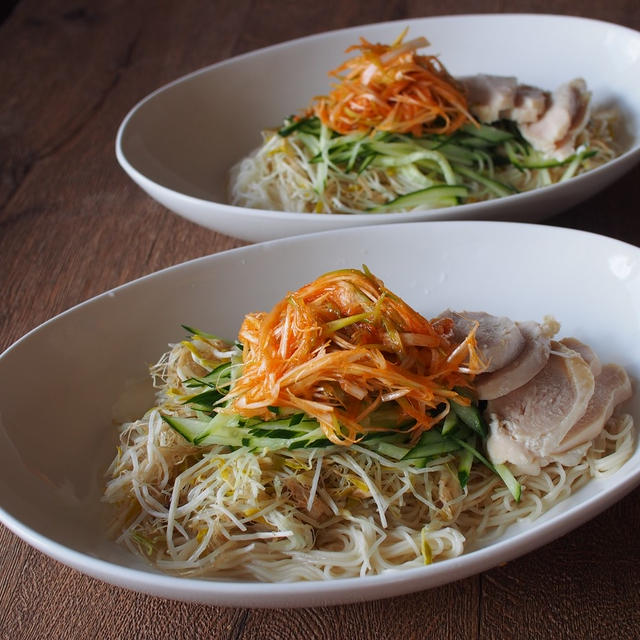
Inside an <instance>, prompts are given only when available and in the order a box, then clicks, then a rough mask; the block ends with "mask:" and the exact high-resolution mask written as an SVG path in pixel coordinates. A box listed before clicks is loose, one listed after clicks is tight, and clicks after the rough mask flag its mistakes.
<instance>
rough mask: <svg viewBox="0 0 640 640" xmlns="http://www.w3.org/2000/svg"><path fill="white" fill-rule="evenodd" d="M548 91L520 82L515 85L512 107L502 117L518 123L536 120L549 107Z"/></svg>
mask: <svg viewBox="0 0 640 640" xmlns="http://www.w3.org/2000/svg"><path fill="white" fill-rule="evenodd" d="M549 101H550V97H549V93H548V92H547V91H543V90H542V89H538V88H537V87H530V86H529V85H526V84H520V85H518V86H517V87H516V95H515V98H514V105H513V109H511V110H509V111H508V112H507V113H504V114H503V116H502V117H503V118H507V119H508V120H513V121H514V122H517V123H518V124H528V123H530V122H536V121H538V120H539V119H540V118H541V117H542V115H543V114H544V113H545V111H546V110H547V109H548V107H549Z"/></svg>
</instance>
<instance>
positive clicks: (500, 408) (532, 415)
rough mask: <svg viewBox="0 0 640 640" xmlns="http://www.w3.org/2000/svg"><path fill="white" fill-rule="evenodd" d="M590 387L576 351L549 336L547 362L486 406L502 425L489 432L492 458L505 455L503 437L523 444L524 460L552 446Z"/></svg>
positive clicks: (580, 409)
mask: <svg viewBox="0 0 640 640" xmlns="http://www.w3.org/2000/svg"><path fill="white" fill-rule="evenodd" d="M594 390H595V378H594V375H593V373H592V371H591V368H590V367H589V365H588V364H587V363H586V362H585V360H584V359H583V358H582V356H581V355H580V354H579V353H578V352H576V351H573V350H572V349H569V348H568V347H566V346H565V345H563V344H562V343H560V342H555V341H552V352H551V355H550V356H549V358H548V360H547V364H546V365H545V366H544V367H543V369H542V370H541V371H540V373H538V374H537V375H536V376H535V377H534V378H532V379H531V380H530V381H529V382H528V383H527V384H525V385H524V386H522V387H520V388H518V389H516V390H515V391H512V392H511V393H509V394H507V395H505V396H502V397H500V398H497V399H495V400H491V401H490V402H489V404H488V406H487V412H488V413H489V414H490V415H491V417H492V422H494V423H495V424H498V425H499V427H498V428H497V429H496V430H494V431H499V430H501V429H502V430H504V431H505V433H504V434H503V437H501V438H498V439H495V440H494V441H493V442H491V440H492V438H493V435H494V434H493V433H492V434H491V435H490V436H489V439H488V440H489V441H488V443H487V448H488V451H489V454H490V456H491V457H492V459H493V460H494V461H498V460H500V461H507V462H514V463H516V464H519V462H517V461H515V460H510V459H509V455H510V451H509V448H508V447H505V446H504V442H505V440H509V439H510V440H513V441H514V443H515V445H516V446H518V447H519V448H522V449H523V450H526V452H527V454H528V457H529V458H530V460H534V459H535V458H544V457H545V456H546V455H548V454H550V453H551V452H553V451H554V450H555V449H557V447H558V445H559V444H560V442H561V441H562V440H563V438H564V437H565V435H566V434H567V433H568V432H569V431H570V430H571V428H572V427H573V426H574V425H575V424H576V422H577V421H578V420H579V419H580V418H581V417H582V416H583V415H584V414H585V412H586V410H587V407H588V405H589V401H590V400H591V397H592V396H593V393H594Z"/></svg>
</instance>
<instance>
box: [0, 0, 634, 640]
mask: <svg viewBox="0 0 640 640" xmlns="http://www.w3.org/2000/svg"><path fill="white" fill-rule="evenodd" d="M509 11H515V12H540V13H564V14H573V15H582V16H588V17H593V18H598V19H603V20H608V21H611V22H616V23H619V24H622V25H626V26H628V27H632V28H634V29H640V3H639V2H638V0H608V1H607V2H603V1H602V0H556V1H555V2H550V1H544V0H529V1H524V0H523V1H519V2H506V1H501V0H457V1H454V0H441V1H440V2H434V1H432V0H425V1H423V2H419V1H417V0H415V1H411V0H366V1H365V0H363V1H354V2H349V1H347V0H344V1H342V2H340V1H338V0H324V2H306V1H292V0H287V1H283V2H275V1H264V2H259V1H257V0H256V1H251V0H219V1H211V2H198V1H196V0H176V1H175V2H170V1H168V0H155V1H152V0H101V1H97V0H96V1H94V2H90V1H89V0H50V1H47V0H22V1H19V2H17V3H15V2H14V3H10V4H9V5H5V8H4V9H3V10H2V12H0V20H1V21H2V22H1V23H0V296H1V297H0V351H2V350H4V349H5V348H7V347H8V346H9V345H10V344H11V343H13V342H14V341H15V340H17V339H18V338H19V337H20V336H22V335H23V334H24V333H26V332H27V331H29V330H30V329H32V328H33V327H35V326H37V325H39V324H40V323H42V322H44V321H45V320H47V319H49V318H51V317H52V316H54V315H56V314H58V313H60V312H62V311H64V310H65V309H67V308H69V307H71V306H72V305H75V304H77V303H79V302H82V301H83V300H86V299H87V298H89V297H91V296H93V295H96V294H99V293H101V292H103V291H106V290H108V289H111V288H112V287H114V286H116V285H119V284H122V283H124V282H127V281H129V280H131V279H133V278H137V277H139V276H142V275H144V274H147V273H150V272H153V271H156V270H158V269H160V268H163V267H166V266H169V265H173V264H176V263H180V262H183V261H185V260H188V259H190V258H194V257H197V256H202V255H206V254H209V253H214V252H218V251H222V250H225V249H229V248H231V247H236V246H240V244H241V243H240V242H239V241H237V240H234V239H232V238H229V237H225V236H222V235H220V234H216V233H214V232H212V231H207V230H204V229H201V228H198V227H196V226H195V225H193V224H191V223H189V222H186V221H184V220H182V219H180V218H178V217H177V216H175V215H173V214H171V213H170V212H168V211H167V210H166V209H164V208H163V207H162V206H160V205H159V204H156V203H155V202H153V201H152V200H151V199H150V198H148V197H147V196H146V195H145V194H144V193H143V192H142V191H141V190H140V189H139V188H138V187H136V186H135V185H134V184H133V183H132V182H131V181H130V180H129V179H128V178H127V177H126V175H125V174H124V173H123V171H122V170H121V169H120V168H119V167H118V165H117V163H116V159H115V155H114V140H115V134H116V130H117V127H118V125H119V123H120V122H121V120H122V118H123V117H124V116H125V114H126V113H127V111H128V110H129V109H130V108H131V107H132V106H133V105H134V104H135V103H136V102H137V101H138V100H139V99H141V98H142V97H144V96H145V95H146V94H148V93H149V92H150V91H152V90H154V89H155V88H157V87H158V86H160V85H162V84H164V83H166V82H168V81H170V80H173V79H175V78H177V77H179V76H181V75H183V74H185V73H187V72H190V71H193V70H195V69H198V68H200V67H202V66H205V65H208V64H211V63H214V62H216V61H219V60H222V59H225V58H228V57H231V56H234V55H237V54H240V53H243V52H246V51H249V50H252V49H256V48H259V47H263V46H266V45H270V44H274V43H277V42H281V41H284V40H288V39H291V38H295V37H300V36H305V35H308V34H311V33H316V32H320V31H325V30H329V29H335V28H340V27H345V26H354V25H358V24H366V23H369V22H376V21H381V20H391V19H403V18H410V17H419V16H427V15H436V14H453V13H479V12H509ZM497 41H498V43H499V38H497ZM498 46H499V44H498ZM540 46H541V47H543V46H544V43H541V44H540ZM532 55H535V52H532ZM569 55H570V53H569ZM629 81H630V82H640V78H629ZM639 185H640V167H636V169H635V170H634V171H632V172H631V173H630V174H628V175H627V176H626V177H625V178H623V179H622V180H620V181H619V182H618V183H616V184H615V185H614V186H612V187H611V188H609V189H607V190H606V191H604V192H603V193H601V194H599V195H598V196H596V197H594V198H592V199H590V200H589V201H587V202H586V203H584V204H582V205H580V206H579V207H577V208H575V209H573V210H570V211H567V212H565V213H563V214H561V215H558V216H556V217H554V218H552V219H550V220H548V221H547V222H546V224H552V225H557V226H566V227H573V228H578V229H586V230H589V231H595V232H598V233H601V234H604V235H608V236H612V237H615V238H619V239H622V240H625V241H627V242H630V243H633V244H635V245H639V246H640V217H639V215H638V214H639V213H640V211H639V209H640V205H639V202H640V186H639ZM0 384H2V381H0ZM638 531H640V494H639V493H638V492H637V491H636V492H635V493H634V494H632V495H630V496H628V497H627V498H625V499H624V500H622V501H621V502H619V503H618V504H617V505H615V506H614V507H613V508H611V509H609V510H608V511H606V512H605V513H604V514H602V515H601V516H600V517H598V518H596V519H595V520H593V521H592V522H590V523H588V524H587V525H584V526H582V527H581V528H579V529H577V530H575V531H574V532H572V533H570V534H568V535H566V536H564V537H563V538H561V539H560V540H558V541H556V542H554V543H553V544H549V545H547V546H545V547H544V548H542V549H540V550H538V551H536V552H534V553H530V554H528V555H525V556H524V557H522V558H520V559H518V560H515V561H513V562H510V563H509V564H507V565H505V566H502V567H498V568H496V569H493V570H491V571H487V572H485V573H483V574H481V575H478V576H475V577H472V578H469V579H467V580H463V581H459V582H456V583H454V584H450V585H448V586H444V587H440V588H437V589H432V590H429V591H425V592H422V593H416V594H413V595H408V596H404V597H399V598H394V599H389V600H380V601H377V602H369V603H364V604H357V605H349V606H343V607H329V608H324V609H298V610H274V611H264V610H249V609H231V608H219V607H209V606H198V605H189V604H182V603H179V602H173V601H170V600H164V599H160V598H154V597H149V596H146V595H140V594H136V593H133V592H129V591H127V590H124V589H120V588H116V587H112V586H109V585H106V584H103V583H101V582H99V581H97V580H94V579H92V578H88V577H86V576H84V575H82V574H80V573H78V572H76V571H74V570H72V569H69V568H67V567H65V566H63V565H61V564H59V563H58V562H56V561H54V560H51V559H49V558H48V557H45V556H44V555H42V554H41V553H39V552H38V551H35V550H34V549H32V548H30V547H28V546H27V545H26V544H24V543H23V542H22V541H21V540H19V539H18V538H17V537H15V536H14V535H13V534H12V533H10V532H9V531H8V530H7V529H6V528H4V527H2V526H0V638H2V639H3V640H4V639H7V640H8V639H11V640H22V639H27V638H29V639H31V638H33V639H35V638H45V637H46V638H52V639H53V638H65V639H75V638H104V639H119V638H145V639H147V638H148V639H153V638H175V639H183V638H185V639H186V638H199V637H202V638H205V637H212V638H234V639H242V640H249V639H254V638H255V639H258V638H260V639H262V638H278V639H279V638H314V639H315V638H353V639H361V638H390V639H391V638H402V639H409V638H416V639H417V638H483V639H484V638H486V639H499V638H505V639H507V638H508V639H518V638H522V639H528V638H554V639H555V638H617V639H620V640H626V639H631V638H640V579H639V577H638V576H639V575H640V542H639V540H640V539H639V537H638Z"/></svg>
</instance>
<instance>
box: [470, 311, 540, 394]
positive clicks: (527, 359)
mask: <svg viewBox="0 0 640 640" xmlns="http://www.w3.org/2000/svg"><path fill="white" fill-rule="evenodd" d="M516 326H517V327H518V329H519V330H520V333H521V334H522V336H523V338H524V345H523V348H522V349H521V351H520V352H519V353H518V355H517V356H516V357H515V358H514V359H513V360H511V361H510V362H508V363H507V364H505V365H504V366H503V367H501V368H499V369H497V370H496V371H490V372H487V373H481V374H480V375H478V376H477V377H476V379H475V387H476V391H477V393H478V397H479V398H480V399H481V400H494V399H496V398H499V397H501V396H505V395H507V394H508V393H511V392H512V391H514V390H516V389H518V388H519V387H522V386H523V385H524V384H526V383H527V382H529V381H530V380H531V379H532V378H533V377H534V376H536V375H537V374H538V373H539V372H540V371H541V370H542V368H543V367H544V366H545V365H546V363H547V360H548V359H549V353H550V350H551V347H550V344H551V340H550V339H549V337H548V336H547V335H545V333H544V332H543V330H542V327H541V326H540V325H539V324H538V323H537V322H517V323H516Z"/></svg>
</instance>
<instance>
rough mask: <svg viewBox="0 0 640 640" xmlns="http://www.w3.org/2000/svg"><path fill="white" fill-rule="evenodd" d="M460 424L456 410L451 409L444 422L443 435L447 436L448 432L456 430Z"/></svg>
mask: <svg viewBox="0 0 640 640" xmlns="http://www.w3.org/2000/svg"><path fill="white" fill-rule="evenodd" d="M459 425H460V419H459V418H458V414H457V413H456V412H455V411H449V413H447V415H446V417H445V419H444V422H443V423H442V431H441V433H442V435H443V436H446V435H447V434H448V433H451V431H454V430H455V429H456V427H458V426H459Z"/></svg>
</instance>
